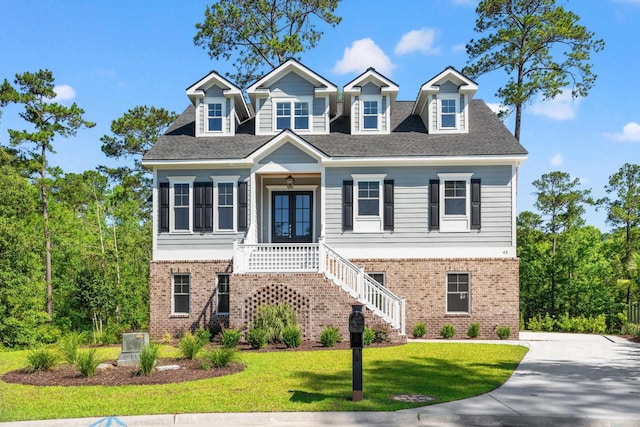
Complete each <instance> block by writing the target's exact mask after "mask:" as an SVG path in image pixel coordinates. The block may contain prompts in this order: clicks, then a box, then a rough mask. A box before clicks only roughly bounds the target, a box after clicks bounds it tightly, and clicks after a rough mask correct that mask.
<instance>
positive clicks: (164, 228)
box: [158, 182, 169, 233]
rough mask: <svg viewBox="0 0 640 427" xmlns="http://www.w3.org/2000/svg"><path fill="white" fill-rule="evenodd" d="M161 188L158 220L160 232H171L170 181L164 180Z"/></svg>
mask: <svg viewBox="0 0 640 427" xmlns="http://www.w3.org/2000/svg"><path fill="white" fill-rule="evenodd" d="M159 190H160V200H159V202H160V203H159V206H158V208H159V210H158V213H159V216H160V218H159V221H158V231H159V232H160V233H168V232H169V183H168V182H162V183H160V185H159Z"/></svg>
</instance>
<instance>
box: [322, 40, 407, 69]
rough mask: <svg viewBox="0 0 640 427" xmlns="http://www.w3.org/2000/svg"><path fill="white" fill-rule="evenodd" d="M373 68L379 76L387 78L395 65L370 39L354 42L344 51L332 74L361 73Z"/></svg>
mask: <svg viewBox="0 0 640 427" xmlns="http://www.w3.org/2000/svg"><path fill="white" fill-rule="evenodd" d="M369 67H373V68H375V69H376V71H378V72H379V73H381V74H384V75H385V76H387V77H389V76H390V75H391V72H392V71H393V69H394V68H396V66H395V64H393V63H392V62H391V59H389V57H388V56H387V55H386V54H385V53H384V51H383V50H382V49H380V47H379V46H378V45H377V44H376V43H375V42H374V41H373V40H371V39H370V38H368V37H367V38H366V39H361V40H356V41H354V42H353V43H352V44H351V47H347V48H345V49H344V55H343V56H342V59H341V60H339V61H338V62H336V65H335V66H334V67H333V72H334V73H337V74H348V73H353V72H356V73H361V72H363V71H365V70H366V69H367V68H369Z"/></svg>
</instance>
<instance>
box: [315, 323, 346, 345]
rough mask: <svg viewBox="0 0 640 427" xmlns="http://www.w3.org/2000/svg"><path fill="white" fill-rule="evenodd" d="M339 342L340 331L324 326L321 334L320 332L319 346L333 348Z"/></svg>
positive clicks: (340, 339)
mask: <svg viewBox="0 0 640 427" xmlns="http://www.w3.org/2000/svg"><path fill="white" fill-rule="evenodd" d="M341 341H342V337H341V336H340V330H339V329H338V328H336V327H335V326H326V327H325V328H324V329H323V330H322V332H320V344H322V346H323V347H333V346H334V345H336V344H337V343H339V342H341Z"/></svg>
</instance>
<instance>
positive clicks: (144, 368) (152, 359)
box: [138, 343, 160, 375]
mask: <svg viewBox="0 0 640 427" xmlns="http://www.w3.org/2000/svg"><path fill="white" fill-rule="evenodd" d="M159 355H160V346H159V345H158V344H153V343H151V344H149V345H145V346H143V347H142V352H141V353H140V365H139V367H138V374H140V375H149V374H151V372H153V368H154V367H155V365H156V361H157V360H158V356H159Z"/></svg>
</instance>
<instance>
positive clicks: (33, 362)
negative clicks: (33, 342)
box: [27, 347, 58, 372]
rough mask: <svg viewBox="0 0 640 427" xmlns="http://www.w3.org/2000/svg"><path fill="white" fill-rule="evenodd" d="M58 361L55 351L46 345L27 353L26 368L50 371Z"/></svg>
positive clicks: (31, 370) (36, 370) (34, 370)
mask: <svg viewBox="0 0 640 427" xmlns="http://www.w3.org/2000/svg"><path fill="white" fill-rule="evenodd" d="M57 363H58V355H57V354H56V352H55V351H53V350H52V349H50V348H46V347H39V348H36V349H34V350H31V351H29V353H28V354H27V370H28V371H29V372H38V371H50V370H51V369H53V367H54V366H56V364H57Z"/></svg>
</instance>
